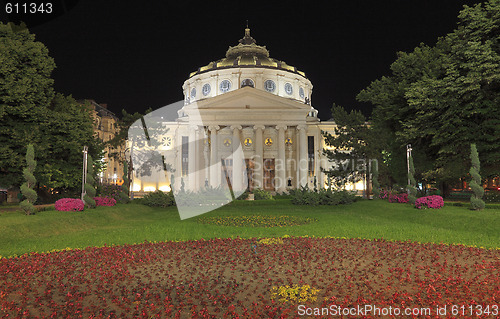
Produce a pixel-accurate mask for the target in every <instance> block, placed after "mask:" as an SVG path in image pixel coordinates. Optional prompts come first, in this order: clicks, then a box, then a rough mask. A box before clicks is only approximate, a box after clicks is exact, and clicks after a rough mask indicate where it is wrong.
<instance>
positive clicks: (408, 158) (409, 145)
mask: <svg viewBox="0 0 500 319" xmlns="http://www.w3.org/2000/svg"><path fill="white" fill-rule="evenodd" d="M411 150H412V148H411V144H408V145H406V166H407V167H408V186H410V157H411ZM407 192H408V195H409V194H410V188H409V187H408V188H407Z"/></svg>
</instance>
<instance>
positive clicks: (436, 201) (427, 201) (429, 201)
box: [415, 195, 444, 209]
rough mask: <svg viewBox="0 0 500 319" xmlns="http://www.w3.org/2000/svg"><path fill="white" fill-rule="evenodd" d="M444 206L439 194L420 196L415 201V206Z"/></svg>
mask: <svg viewBox="0 0 500 319" xmlns="http://www.w3.org/2000/svg"><path fill="white" fill-rule="evenodd" d="M443 206H444V201H443V197H441V196H439V195H432V196H426V197H420V198H418V199H417V200H416V201H415V207H416V208H419V209H420V208H437V209H439V208H441V207H443Z"/></svg>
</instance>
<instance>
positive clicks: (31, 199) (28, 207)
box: [19, 144, 37, 215]
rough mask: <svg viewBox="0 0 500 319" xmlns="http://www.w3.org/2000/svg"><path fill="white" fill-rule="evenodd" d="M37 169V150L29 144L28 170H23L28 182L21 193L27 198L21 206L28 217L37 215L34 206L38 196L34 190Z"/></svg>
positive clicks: (22, 186) (27, 155)
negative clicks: (34, 173)
mask: <svg viewBox="0 0 500 319" xmlns="http://www.w3.org/2000/svg"><path fill="white" fill-rule="evenodd" d="M35 167H36V160H35V149H34V147H33V145H32V144H29V145H28V148H27V150H26V168H25V169H24V170H23V175H24V178H25V180H26V182H25V183H24V184H23V185H21V193H22V194H23V196H24V197H26V199H25V200H23V201H22V202H21V203H20V204H19V206H20V207H21V208H22V209H23V210H24V213H25V214H26V215H32V214H34V213H35V207H34V206H33V204H34V203H35V202H36V199H37V194H36V192H35V191H34V190H33V188H34V187H35V183H36V179H35V175H33V172H34V171H35Z"/></svg>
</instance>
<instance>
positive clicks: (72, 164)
mask: <svg viewBox="0 0 500 319" xmlns="http://www.w3.org/2000/svg"><path fill="white" fill-rule="evenodd" d="M48 110H49V112H50V116H48V117H47V119H46V125H43V126H42V127H41V128H40V131H41V132H40V133H41V134H43V136H44V137H45V138H44V139H43V140H42V141H40V147H41V148H42V149H44V150H45V152H44V154H43V156H41V157H40V161H39V162H40V169H39V174H38V175H39V181H40V183H41V185H44V186H45V187H47V188H54V189H58V190H63V189H75V190H76V189H78V188H79V187H80V186H81V183H82V181H81V158H82V149H83V146H85V145H86V146H88V148H89V154H91V155H92V157H93V158H95V159H97V160H96V164H95V165H94V168H95V170H96V171H99V170H100V169H101V167H102V161H100V159H102V158H103V151H104V144H103V143H102V142H101V141H100V140H99V139H98V138H97V137H96V136H95V135H94V128H93V119H92V116H91V114H90V110H89V109H87V108H86V107H85V106H82V105H81V104H79V103H78V102H77V101H76V100H75V99H74V98H73V97H71V96H64V95H62V94H56V95H55V97H54V99H53V100H52V102H51V104H50V105H49V107H48Z"/></svg>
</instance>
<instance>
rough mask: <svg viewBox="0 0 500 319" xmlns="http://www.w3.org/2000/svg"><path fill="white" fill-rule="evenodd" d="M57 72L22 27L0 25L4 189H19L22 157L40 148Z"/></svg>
mask: <svg viewBox="0 0 500 319" xmlns="http://www.w3.org/2000/svg"><path fill="white" fill-rule="evenodd" d="M54 68H55V63H54V60H53V59H52V58H51V57H49V55H48V50H47V48H46V47H45V46H44V45H43V44H42V43H41V42H37V41H35V36H34V35H32V34H30V33H29V32H28V30H27V29H26V28H25V27H23V26H16V25H14V24H12V23H8V24H3V23H1V22H0V123H2V125H1V126H0V176H1V183H2V185H3V186H7V187H10V186H19V185H20V184H21V181H22V174H21V172H22V163H23V153H22V150H24V149H25V147H26V145H27V144H29V143H36V144H38V143H37V142H38V140H39V139H40V126H41V125H42V124H43V123H44V120H45V118H46V114H47V109H46V107H47V106H48V105H49V103H50V101H51V100H52V99H53V97H54V91H53V89H52V85H53V80H52V79H51V78H50V75H51V73H52V71H53V70H54Z"/></svg>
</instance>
